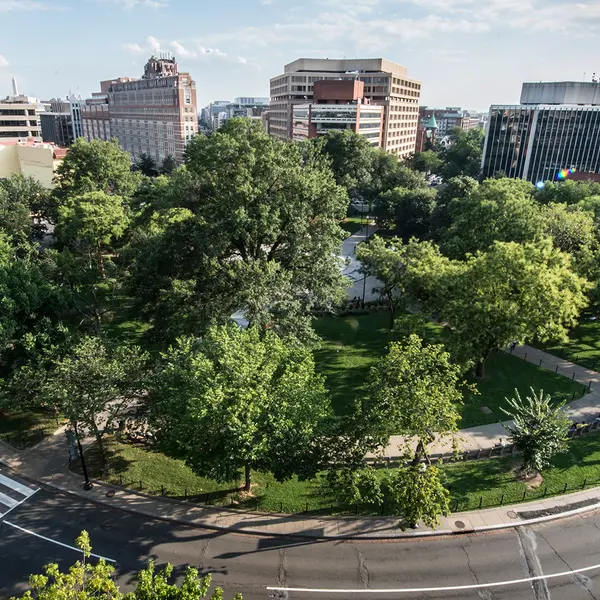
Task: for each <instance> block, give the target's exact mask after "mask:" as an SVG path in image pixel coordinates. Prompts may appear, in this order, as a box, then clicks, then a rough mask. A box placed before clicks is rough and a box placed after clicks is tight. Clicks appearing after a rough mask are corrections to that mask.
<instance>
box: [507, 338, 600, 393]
mask: <svg viewBox="0 0 600 600" xmlns="http://www.w3.org/2000/svg"><path fill="white" fill-rule="evenodd" d="M553 352H554V350H553ZM509 353H510V354H513V355H514V356H518V357H521V358H523V360H525V361H526V360H527V356H529V355H530V353H529V352H523V351H522V350H519V349H518V348H513V347H512V346H510V347H509ZM557 356H558V357H559V358H564V360H569V359H567V358H566V357H563V356H560V355H558V354H557ZM529 362H531V363H532V364H537V365H538V366H539V367H544V368H545V369H547V370H549V371H554V372H555V373H558V374H559V375H563V376H564V377H568V378H569V379H571V381H576V380H575V371H574V370H573V369H570V368H569V369H565V368H563V367H561V366H560V365H556V364H553V363H550V362H547V361H545V360H544V359H543V358H540V359H539V360H536V361H535V362H534V361H529ZM574 364H576V365H577V366H585V365H582V364H581V363H579V362H577V363H574ZM595 366H596V361H594V362H593V367H586V368H591V370H594V368H595ZM599 366H600V363H599ZM577 382H578V383H581V384H582V385H585V386H586V388H587V390H585V391H584V392H583V394H582V395H584V394H585V393H586V392H588V391H590V392H591V391H592V385H593V383H595V380H594V379H591V378H590V379H588V380H587V381H586V380H583V381H582V380H581V379H577ZM574 399H575V392H573V400H574Z"/></svg>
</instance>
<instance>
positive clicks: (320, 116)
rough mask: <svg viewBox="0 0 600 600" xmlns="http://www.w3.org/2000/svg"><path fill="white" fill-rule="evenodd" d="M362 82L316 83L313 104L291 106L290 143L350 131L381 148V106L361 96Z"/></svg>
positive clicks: (362, 90) (363, 87) (363, 86)
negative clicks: (332, 132)
mask: <svg viewBox="0 0 600 600" xmlns="http://www.w3.org/2000/svg"><path fill="white" fill-rule="evenodd" d="M364 92H365V84H364V83H363V82H362V81H357V80H346V81H316V82H315V84H314V88H313V102H311V103H307V104H296V105H294V106H293V121H292V134H293V139H294V141H304V140H306V139H308V138H314V137H318V136H320V135H325V134H326V133H328V132H329V131H343V130H345V129H350V130H351V131H354V132H355V133H357V134H358V135H361V136H363V137H364V138H365V139H367V140H368V141H369V143H370V144H371V145H372V146H377V147H380V146H381V141H382V124H383V106H380V105H377V104H371V103H370V102H369V100H368V98H365V96H364Z"/></svg>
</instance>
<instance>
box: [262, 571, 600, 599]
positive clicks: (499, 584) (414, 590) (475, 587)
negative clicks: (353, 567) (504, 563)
mask: <svg viewBox="0 0 600 600" xmlns="http://www.w3.org/2000/svg"><path fill="white" fill-rule="evenodd" d="M594 569H600V565H592V566H591V567H584V568H582V569H574V570H573V571H563V572H562V573H552V574H551V575H538V576H537V577H527V578H526V579H513V580H512V581H495V582H493V583H477V584H472V585H451V586H447V587H430V588H399V589H390V590H377V589H363V590H336V589H330V590H327V589H318V588H317V589H309V588H288V587H267V590H269V591H273V592H299V593H302V592H305V593H310V594H418V593H419V592H454V591H459V590H481V589H485V588H493V587H504V586H509V585H517V584H519V583H531V582H533V581H540V580H542V579H556V578H557V577H569V576H571V575H576V574H577V573H585V572H587V571H593V570H594Z"/></svg>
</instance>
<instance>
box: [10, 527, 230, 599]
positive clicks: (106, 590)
mask: <svg viewBox="0 0 600 600" xmlns="http://www.w3.org/2000/svg"><path fill="white" fill-rule="evenodd" d="M75 545H76V546H77V548H79V549H80V550H81V554H82V559H81V560H78V561H77V562H76V563H75V564H74V565H72V566H71V567H70V568H69V570H68V571H67V572H66V573H62V572H61V571H60V569H59V567H58V565H57V564H49V565H46V567H45V568H44V574H43V575H32V576H31V577H30V578H29V587H30V589H29V590H27V591H26V592H25V593H24V594H23V595H22V596H19V600H33V599H34V598H35V599H36V600H91V599H95V600H200V599H201V598H206V596H207V594H208V592H209V590H210V586H211V583H212V577H211V575H210V574H208V575H205V576H204V577H199V573H198V570H197V569H194V568H193V567H188V568H187V569H186V571H185V575H184V577H183V581H182V582H181V585H177V584H175V583H170V580H171V579H172V575H173V566H172V565H170V564H167V565H166V567H165V568H164V569H163V570H162V571H160V572H156V569H155V566H154V561H152V560H151V561H150V563H149V565H148V567H147V568H146V569H143V570H142V571H140V572H139V573H138V575H137V584H136V587H135V591H134V592H130V593H128V594H123V593H122V592H121V591H120V590H119V586H118V585H117V584H116V582H115V578H114V573H115V568H114V567H113V566H111V565H108V564H106V561H105V560H104V559H100V560H99V561H98V562H97V563H96V564H92V563H91V562H90V557H91V552H92V546H91V543H90V537H89V535H88V533H87V531H82V532H81V535H80V536H79V537H78V538H77V540H76V542H75ZM222 598H223V590H222V589H221V588H219V587H217V588H215V589H214V591H213V593H212V594H211V596H210V600H222ZM13 600H17V598H13ZM233 600H242V595H241V594H236V595H235V596H234V598H233Z"/></svg>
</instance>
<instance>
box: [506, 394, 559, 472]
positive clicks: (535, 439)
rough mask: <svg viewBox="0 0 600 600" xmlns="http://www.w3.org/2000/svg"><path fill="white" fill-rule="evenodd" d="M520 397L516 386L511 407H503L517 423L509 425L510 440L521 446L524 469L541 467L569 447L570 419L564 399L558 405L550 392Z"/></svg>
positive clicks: (530, 469)
mask: <svg viewBox="0 0 600 600" xmlns="http://www.w3.org/2000/svg"><path fill="white" fill-rule="evenodd" d="M530 390H531V396H527V397H526V398H525V400H522V399H521V396H520V395H519V391H518V390H515V397H514V398H510V399H509V398H507V399H506V401H507V402H508V404H509V406H510V409H509V410H506V411H504V412H505V413H506V414H507V415H508V416H509V417H510V418H511V419H513V422H514V424H513V425H512V426H510V427H508V431H509V432H510V435H511V441H512V442H513V443H514V444H516V445H517V446H518V447H519V449H520V450H521V456H522V460H523V465H522V469H523V471H525V473H530V472H531V471H534V470H535V471H541V470H542V469H543V468H544V467H547V466H549V465H550V461H551V459H552V457H554V456H555V455H556V454H558V453H559V452H563V451H564V450H565V449H566V447H567V434H568V431H569V424H570V421H569V419H568V418H567V416H566V415H565V413H564V412H563V407H564V405H565V402H562V403H561V404H559V405H558V406H556V405H555V404H554V403H552V398H551V397H550V396H549V395H546V396H544V391H543V390H540V393H539V394H536V392H535V390H534V389H533V388H530Z"/></svg>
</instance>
